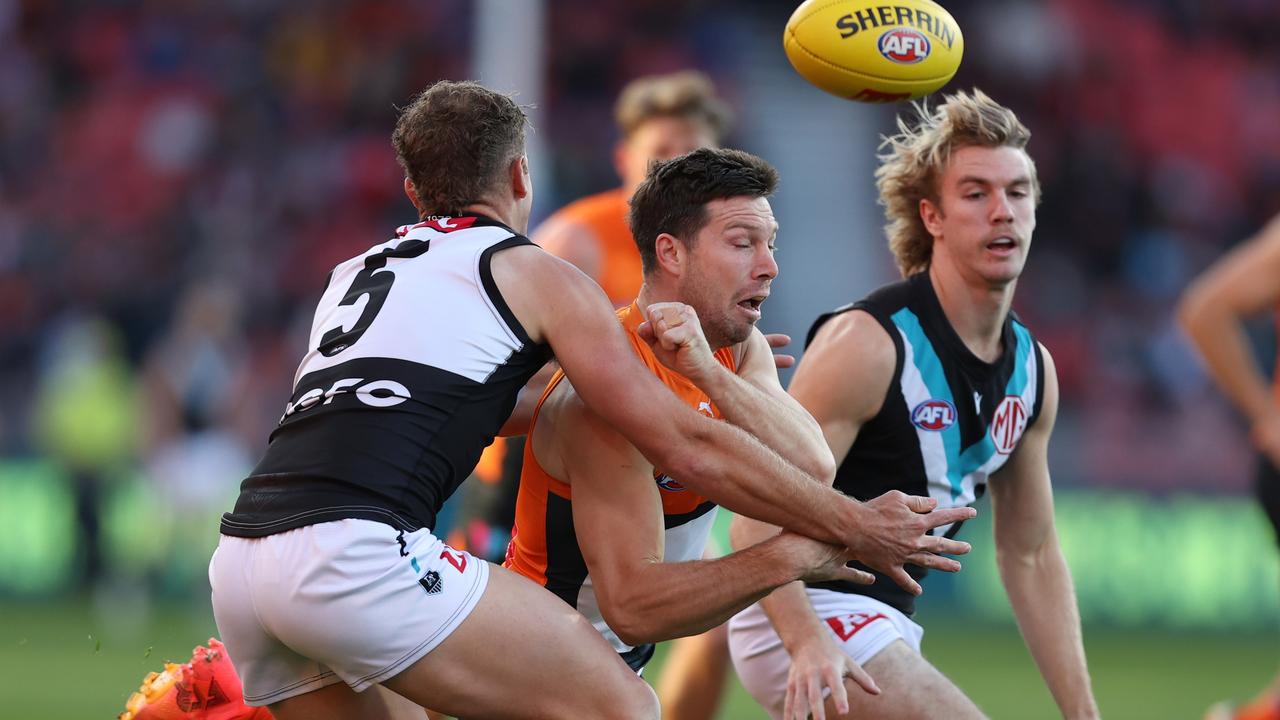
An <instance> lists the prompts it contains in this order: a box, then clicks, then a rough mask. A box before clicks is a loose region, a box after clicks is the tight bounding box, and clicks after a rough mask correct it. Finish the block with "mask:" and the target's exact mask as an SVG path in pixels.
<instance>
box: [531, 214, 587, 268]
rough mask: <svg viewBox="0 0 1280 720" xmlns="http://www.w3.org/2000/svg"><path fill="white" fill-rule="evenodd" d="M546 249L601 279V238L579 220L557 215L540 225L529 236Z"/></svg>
mask: <svg viewBox="0 0 1280 720" xmlns="http://www.w3.org/2000/svg"><path fill="white" fill-rule="evenodd" d="M529 239H530V240H532V241H533V242H534V243H536V244H537V245H539V246H540V247H541V248H542V249H543V250H546V251H547V252H549V253H551V254H552V255H555V256H556V257H558V258H560V259H562V260H566V261H568V262H570V263H573V264H574V265H575V266H577V268H578V269H579V270H581V271H582V272H584V273H586V274H587V275H589V276H590V277H591V278H592V279H593V280H596V281H597V282H599V280H600V272H601V269H602V267H603V265H604V253H603V252H602V251H601V249H600V239H599V238H597V237H596V234H595V233H594V232H592V231H591V228H589V227H587V226H586V225H583V224H582V223H580V222H576V221H574V220H570V219H568V218H565V217H562V216H561V217H557V216H555V215H553V216H551V217H550V218H548V219H547V221H546V222H544V223H542V224H541V225H539V226H538V229H537V230H535V231H534V232H533V235H532V237H530V238H529Z"/></svg>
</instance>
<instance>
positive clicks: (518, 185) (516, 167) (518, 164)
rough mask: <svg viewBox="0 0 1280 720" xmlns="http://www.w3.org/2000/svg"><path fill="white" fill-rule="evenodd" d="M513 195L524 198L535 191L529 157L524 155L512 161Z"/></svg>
mask: <svg viewBox="0 0 1280 720" xmlns="http://www.w3.org/2000/svg"><path fill="white" fill-rule="evenodd" d="M508 174H509V175H510V176H511V194H512V195H514V196H515V197H517V198H522V197H524V196H526V195H528V194H529V193H530V192H532V191H533V178H532V177H531V176H530V175H529V156H528V155H525V154H523V153H521V154H520V157H518V158H516V159H515V160H512V161H511V168H510V172H509V173H508Z"/></svg>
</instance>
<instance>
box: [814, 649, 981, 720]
mask: <svg viewBox="0 0 1280 720" xmlns="http://www.w3.org/2000/svg"><path fill="white" fill-rule="evenodd" d="M862 667H863V669H865V670H866V671H867V673H868V674H869V675H871V677H872V678H874V679H875V681H876V685H878V686H879V687H880V694H879V695H870V694H868V693H867V692H866V691H865V690H863V689H862V688H861V687H859V686H858V685H857V684H856V683H854V682H853V680H850V679H849V678H845V681H844V685H845V690H847V691H848V693H849V712H848V714H846V715H840V714H838V713H837V712H836V709H835V703H834V702H832V701H831V699H830V698H828V699H827V704H826V711H827V717H828V718H849V719H850V720H852V718H877V719H878V720H929V719H930V718H948V720H986V716H985V715H983V714H982V711H981V710H979V709H978V706H977V705H974V704H973V701H972V700H970V699H969V698H968V696H966V695H965V694H964V693H963V692H961V691H960V688H958V687H956V686H955V683H953V682H951V681H950V680H948V679H947V677H946V676H945V675H943V674H942V673H941V672H939V671H938V669H937V668H935V667H934V666H933V665H931V664H929V661H928V660H925V659H924V658H923V657H921V655H920V653H917V652H916V651H914V650H912V649H911V648H909V647H907V644H906V643H904V642H903V641H901V640H895V641H893V642H892V643H890V644H889V645H888V646H887V647H885V649H883V650H881V651H880V652H878V653H876V656H875V657H873V658H871V660H870V661H869V662H867V664H865V665H863V666H862Z"/></svg>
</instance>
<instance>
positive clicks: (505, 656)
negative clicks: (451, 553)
mask: <svg viewBox="0 0 1280 720" xmlns="http://www.w3.org/2000/svg"><path fill="white" fill-rule="evenodd" d="M383 684H384V685H386V686H387V687H389V688H391V689H392V690H394V691H396V692H397V693H399V694H401V695H403V696H405V697H407V698H409V699H410V700H413V701H414V702H417V703H419V704H422V705H429V706H430V707H431V709H432V710H435V711H438V712H442V713H447V714H449V715H453V716H461V717H466V718H569V717H581V718H587V717H590V718H619V719H622V718H657V717H658V702H657V698H656V697H655V696H654V694H653V690H651V689H650V688H649V686H648V684H647V683H645V682H644V681H643V680H641V679H640V678H639V677H638V676H637V675H636V674H635V673H633V672H632V671H631V669H630V668H628V667H627V665H626V663H624V662H623V661H622V658H620V657H619V656H618V654H617V652H615V651H614V649H613V648H612V647H611V646H610V645H609V643H608V642H606V641H605V639H604V637H602V636H601V635H600V633H598V632H597V631H596V630H595V628H593V627H591V625H590V623H588V622H587V620H586V618H584V617H583V616H582V615H581V614H579V613H578V612H577V611H576V610H574V609H573V608H571V607H569V606H568V605H566V604H565V603H564V602H562V601H561V600H560V599H559V598H557V597H555V596H554V595H552V594H551V593H549V592H547V591H546V590H544V589H542V588H540V587H538V586H537V585H535V584H534V583H532V582H530V581H529V580H526V579H525V578H522V577H520V576H518V575H516V574H515V573H512V572H510V571H508V570H505V569H503V568H500V567H497V566H493V567H491V568H490V570H489V585H488V587H487V588H486V589H485V593H484V596H483V597H482V598H481V599H480V602H479V603H478V604H477V605H476V607H475V609H474V610H473V611H472V612H471V614H470V615H469V616H468V617H467V619H466V620H464V621H463V623H462V624H461V625H460V626H458V629H457V630H455V631H454V632H453V634H451V635H450V636H449V637H448V639H446V640H445V641H444V642H443V643H441V644H440V646H439V647H437V648H436V649H435V650H433V651H431V652H430V653H428V654H427V655H426V656H425V657H423V658H422V659H421V660H419V661H418V662H416V663H414V664H413V665H411V666H409V668H408V669H407V670H405V671H404V672H402V673H400V674H399V675H396V676H395V677H393V678H391V679H390V680H387V681H386V682H384V683H383ZM335 717H336V716H335ZM282 720H291V719H290V718H282Z"/></svg>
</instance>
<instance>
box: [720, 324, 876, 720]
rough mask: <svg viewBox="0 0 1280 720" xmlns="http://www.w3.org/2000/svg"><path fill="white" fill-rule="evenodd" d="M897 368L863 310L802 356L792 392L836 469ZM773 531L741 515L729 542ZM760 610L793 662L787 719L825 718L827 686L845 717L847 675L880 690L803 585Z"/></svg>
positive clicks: (827, 329)
mask: <svg viewBox="0 0 1280 720" xmlns="http://www.w3.org/2000/svg"><path fill="white" fill-rule="evenodd" d="M851 358H856V362H851V361H850V359H851ZM895 362H896V357H895V350H894V346H893V341H892V340H891V339H890V338H889V335H888V334H887V333H886V332H885V330H884V328H883V327H881V326H880V324H879V323H878V322H876V320H875V319H874V318H872V317H871V316H870V315H868V314H866V313H864V312H860V311H850V312H846V313H842V314H840V315H837V316H836V317H834V318H832V319H831V320H830V321H829V322H827V324H826V325H824V326H823V327H822V329H821V330H819V331H818V335H817V337H816V338H814V342H813V344H812V345H811V346H810V347H809V350H808V351H807V352H806V353H805V356H804V360H803V362H801V363H800V366H799V367H798V368H797V369H796V374H795V376H794V377H793V378H792V381H791V389H790V394H791V396H792V397H793V398H795V399H796V400H797V401H798V402H799V403H800V404H801V406H803V407H804V408H806V409H807V410H808V412H811V413H813V417H814V419H815V421H816V422H817V423H818V425H819V428H820V429H821V432H822V434H823V437H824V438H825V439H826V442H827V443H828V445H829V447H830V449H831V452H832V454H833V456H834V457H835V458H836V462H837V463H838V462H840V461H842V460H843V459H844V456H845V455H846V454H847V453H848V452H849V448H850V447H852V446H853V441H854V440H855V439H856V438H857V436H858V431H859V429H861V427H862V424H863V423H864V422H866V421H867V420H868V419H870V418H872V417H874V416H875V414H876V413H878V412H879V411H880V406H881V405H882V404H883V402H884V398H885V395H886V393H887V392H888V390H889V383H890V382H892V380H893V371H894V365H895ZM776 532H777V528H773V527H770V526H768V525H766V524H764V523H760V522H758V521H755V520H750V519H748V518H744V517H741V516H739V517H736V518H734V524H733V531H732V533H731V536H730V539H731V542H732V544H733V547H734V548H735V549H737V548H739V547H745V546H749V545H751V544H753V543H756V542H760V541H761V540H763V539H764V538H767V537H769V536H770V535H772V534H773V533H776ZM761 607H762V608H763V609H764V611H765V614H766V615H768V616H769V621H770V622H771V623H772V624H773V627H774V629H775V630H777V632H778V637H779V638H780V639H781V640H782V643H783V645H784V646H785V647H786V648H787V652H788V653H789V654H790V656H791V670H790V675H789V677H788V678H787V695H786V700H785V702H784V706H783V707H784V710H783V717H785V718H788V719H790V718H792V717H800V718H804V717H806V716H807V714H808V713H809V712H812V713H813V714H814V717H815V718H818V719H819V720H824V719H825V715H826V712H825V708H824V705H823V689H824V688H830V690H831V694H832V698H833V699H834V701H835V706H836V709H837V710H838V711H839V712H840V713H842V714H843V713H846V712H848V710H849V700H848V691H847V690H846V689H845V686H844V676H846V675H849V676H850V677H852V678H853V679H854V680H855V681H857V682H858V684H859V685H861V686H862V687H863V688H864V689H866V690H868V691H869V692H875V691H876V688H875V684H874V681H872V680H871V678H870V677H869V676H868V675H867V674H866V672H865V671H863V670H862V668H860V667H858V666H857V665H856V664H855V663H854V662H853V660H852V659H851V658H850V657H849V656H848V655H846V654H845V653H844V651H843V650H841V649H840V648H839V647H838V646H837V645H836V644H835V642H833V641H832V639H831V636H830V633H829V632H828V631H827V629H826V628H825V627H824V626H823V624H822V621H821V620H820V619H819V618H818V616H817V614H816V613H814V611H813V606H812V605H810V603H809V598H808V597H807V596H806V595H805V592H804V586H803V585H802V584H801V583H792V584H789V585H787V586H785V587H782V588H779V589H778V590H776V591H774V592H773V593H771V594H770V595H769V596H768V597H767V598H765V599H764V600H763V601H762V602H761Z"/></svg>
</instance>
